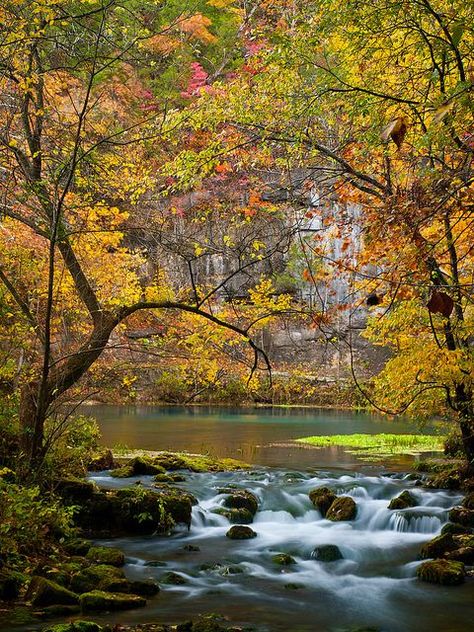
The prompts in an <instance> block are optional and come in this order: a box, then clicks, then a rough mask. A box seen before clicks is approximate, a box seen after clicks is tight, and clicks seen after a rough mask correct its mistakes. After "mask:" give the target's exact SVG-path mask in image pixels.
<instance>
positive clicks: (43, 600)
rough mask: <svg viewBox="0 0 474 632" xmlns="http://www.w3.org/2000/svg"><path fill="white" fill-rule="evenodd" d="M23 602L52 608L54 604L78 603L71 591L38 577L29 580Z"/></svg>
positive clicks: (76, 597)
mask: <svg viewBox="0 0 474 632" xmlns="http://www.w3.org/2000/svg"><path fill="white" fill-rule="evenodd" d="M25 600H26V601H30V602H31V604H32V605H33V606H35V607H41V606H52V605H56V604H63V605H75V604H77V603H78V602H79V598H78V596H77V595H76V594H75V593H73V592H72V591H70V590H68V589H67V588H64V586H60V585H59V584H56V583H55V582H52V581H50V580H49V579H46V578H45V577H39V576H34V577H33V578H32V579H31V582H30V585H29V586H28V590H27V592H26V595H25Z"/></svg>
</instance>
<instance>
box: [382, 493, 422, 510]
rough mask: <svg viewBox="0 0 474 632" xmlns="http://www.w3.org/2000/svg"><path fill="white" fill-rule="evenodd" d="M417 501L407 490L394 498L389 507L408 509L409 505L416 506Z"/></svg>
mask: <svg viewBox="0 0 474 632" xmlns="http://www.w3.org/2000/svg"><path fill="white" fill-rule="evenodd" d="M416 505H417V502H416V500H415V498H414V496H413V495H412V494H410V492H409V491H407V490H405V491H404V492H402V493H401V494H400V495H399V496H397V497H396V498H392V500H391V501H390V503H389V505H388V508H389V509H408V507H415V506H416Z"/></svg>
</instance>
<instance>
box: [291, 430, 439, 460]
mask: <svg viewBox="0 0 474 632" xmlns="http://www.w3.org/2000/svg"><path fill="white" fill-rule="evenodd" d="M296 441H298V442H299V443H306V444H308V445H312V446H315V447H317V448H326V447H331V446H338V447H343V448H348V450H347V451H348V452H351V453H352V454H355V455H356V456H360V457H363V458H366V457H390V456H397V455H400V454H420V453H421V452H434V451H440V452H441V451H442V450H443V441H444V437H442V436H438V435H420V434H418V435H415V434H413V435H411V434H375V435H373V434H348V435H316V436H312V437H302V438H300V439H296Z"/></svg>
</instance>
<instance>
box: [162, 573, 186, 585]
mask: <svg viewBox="0 0 474 632" xmlns="http://www.w3.org/2000/svg"><path fill="white" fill-rule="evenodd" d="M160 581H161V582H162V583H163V584H170V585H172V586H183V585H184V584H187V583H188V580H187V579H186V577H184V576H183V575H180V573H175V572H174V571H170V572H169V573H166V574H165V575H163V576H162V577H161V580H160Z"/></svg>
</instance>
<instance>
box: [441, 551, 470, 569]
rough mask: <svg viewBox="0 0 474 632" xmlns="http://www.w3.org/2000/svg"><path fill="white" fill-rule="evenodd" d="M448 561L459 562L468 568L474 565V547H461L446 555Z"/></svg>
mask: <svg viewBox="0 0 474 632" xmlns="http://www.w3.org/2000/svg"><path fill="white" fill-rule="evenodd" d="M444 559H446V560H455V561H457V562H463V563H464V564H467V565H468V566H472V565H473V564H474V547H473V546H461V547H460V548H458V549H455V550H454V551H451V552H450V553H446V554H445V555H444Z"/></svg>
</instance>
